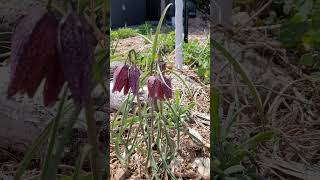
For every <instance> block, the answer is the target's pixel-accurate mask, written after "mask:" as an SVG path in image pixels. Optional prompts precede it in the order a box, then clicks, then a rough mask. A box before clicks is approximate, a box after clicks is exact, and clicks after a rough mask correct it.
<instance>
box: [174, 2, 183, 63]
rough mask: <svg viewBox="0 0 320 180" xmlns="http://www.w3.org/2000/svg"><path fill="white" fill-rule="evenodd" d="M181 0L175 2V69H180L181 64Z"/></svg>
mask: <svg viewBox="0 0 320 180" xmlns="http://www.w3.org/2000/svg"><path fill="white" fill-rule="evenodd" d="M182 16H183V0H175V18H174V19H175V31H176V45H175V48H176V50H175V58H176V67H177V69H181V68H182V64H183V49H182V44H183V18H182Z"/></svg>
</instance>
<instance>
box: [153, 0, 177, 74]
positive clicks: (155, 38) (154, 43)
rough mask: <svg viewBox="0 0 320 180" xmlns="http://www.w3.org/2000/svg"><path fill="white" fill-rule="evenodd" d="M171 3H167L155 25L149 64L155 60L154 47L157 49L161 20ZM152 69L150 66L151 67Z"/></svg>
mask: <svg viewBox="0 0 320 180" xmlns="http://www.w3.org/2000/svg"><path fill="white" fill-rule="evenodd" d="M171 5H172V3H170V4H168V5H167V6H166V8H165V9H164V11H163V13H162V15H161V18H160V21H159V23H158V26H157V30H156V33H155V36H154V39H153V43H152V49H151V61H150V62H149V64H152V63H153V61H154V60H155V58H156V49H157V46H158V39H159V34H160V30H161V26H162V23H163V20H164V17H165V15H166V13H167V10H168V9H169V7H170V6H171ZM151 69H152V68H151Z"/></svg>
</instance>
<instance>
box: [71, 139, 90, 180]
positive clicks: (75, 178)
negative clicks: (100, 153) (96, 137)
mask: <svg viewBox="0 0 320 180" xmlns="http://www.w3.org/2000/svg"><path fill="white" fill-rule="evenodd" d="M91 150H92V146H91V145H90V144H86V145H84V146H83V148H82V149H81V152H80V155H79V158H78V161H77V165H76V170H75V172H74V174H73V180H78V178H79V175H80V170H81V167H82V165H83V162H84V160H85V159H86V157H87V156H88V154H89V152H90V151H91Z"/></svg>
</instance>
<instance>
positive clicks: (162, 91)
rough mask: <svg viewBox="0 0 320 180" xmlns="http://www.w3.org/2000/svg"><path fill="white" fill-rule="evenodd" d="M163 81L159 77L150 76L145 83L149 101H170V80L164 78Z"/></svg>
mask: <svg viewBox="0 0 320 180" xmlns="http://www.w3.org/2000/svg"><path fill="white" fill-rule="evenodd" d="M164 80H165V81H163V80H162V79H161V77H158V76H150V77H149V78H148V81H147V86H148V91H149V97H150V98H151V100H160V101H163V100H164V99H171V98H172V88H171V81H170V79H168V78H166V77H164Z"/></svg>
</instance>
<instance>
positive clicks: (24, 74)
mask: <svg viewBox="0 0 320 180" xmlns="http://www.w3.org/2000/svg"><path fill="white" fill-rule="evenodd" d="M96 44H97V40H96V39H95V37H94V35H93V33H92V31H91V29H90V26H89V25H88V23H87V22H86V20H85V18H84V17H83V16H79V15H77V14H76V13H75V12H74V11H70V12H69V13H68V14H67V15H66V16H65V17H64V18H63V19H62V20H61V22H60V24H59V22H58V20H57V19H56V18H55V16H54V15H53V13H52V12H49V11H47V10H45V9H39V8H37V9H33V10H32V11H31V13H30V14H28V15H26V16H24V17H22V18H21V19H20V20H19V22H18V24H17V26H16V29H15V31H14V33H13V36H12V43H11V57H10V58H11V67H10V69H11V72H10V81H9V86H8V91H7V94H8V97H12V96H14V95H15V94H17V93H21V94H24V93H27V95H28V96H29V97H30V98H32V97H33V96H34V94H35V92H36V91H37V89H38V87H39V85H40V84H41V82H42V80H43V79H45V84H44V90H43V101H44V104H45V105H46V106H49V105H53V104H54V103H55V102H56V100H57V98H58V95H59V93H60V91H61V89H62V87H63V84H64V83H65V81H67V82H68V86H69V88H70V90H71V93H72V97H73V99H74V101H75V103H76V104H79V105H84V104H86V102H87V101H88V99H89V97H90V91H91V83H90V82H91V80H92V79H91V78H92V65H93V62H94V48H95V46H96Z"/></svg>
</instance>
